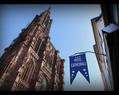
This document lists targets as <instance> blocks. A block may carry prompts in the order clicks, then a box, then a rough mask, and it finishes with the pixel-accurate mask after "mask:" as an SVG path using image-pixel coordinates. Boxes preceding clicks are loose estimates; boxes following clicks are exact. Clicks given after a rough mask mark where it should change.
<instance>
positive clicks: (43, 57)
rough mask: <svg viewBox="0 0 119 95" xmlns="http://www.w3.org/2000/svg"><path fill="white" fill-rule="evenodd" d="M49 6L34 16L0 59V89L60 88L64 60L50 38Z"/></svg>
mask: <svg viewBox="0 0 119 95" xmlns="http://www.w3.org/2000/svg"><path fill="white" fill-rule="evenodd" d="M51 23H52V19H50V8H49V9H48V10H45V11H44V12H42V13H41V15H36V17H35V18H34V19H33V21H32V22H31V23H30V24H29V26H28V27H27V28H25V29H23V30H22V32H21V33H20V35H19V36H18V37H17V38H16V39H15V40H14V41H13V42H12V44H11V45H10V46H9V47H8V48H6V49H5V52H4V54H3V55H2V56H1V58H0V90H63V83H64V81H63V74H64V71H63V69H64V60H63V59H61V58H60V56H59V55H58V50H56V49H55V48H54V46H53V45H52V43H51V41H50V37H49V31H50V27H51Z"/></svg>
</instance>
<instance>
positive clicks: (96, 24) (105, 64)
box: [91, 15, 113, 90]
mask: <svg viewBox="0 0 119 95" xmlns="http://www.w3.org/2000/svg"><path fill="white" fill-rule="evenodd" d="M91 22H92V27H93V33H94V38H95V43H96V44H95V45H94V51H95V52H97V53H99V54H96V57H97V61H98V64H99V67H100V71H101V75H102V80H103V84H104V90H112V82H110V80H111V81H113V80H112V74H111V68H110V60H109V58H108V55H107V53H106V47H105V43H104V38H103V33H102V29H103V28H104V21H103V17H102V15H100V16H98V17H96V18H93V19H92V20H91ZM102 54H106V56H105V55H102Z"/></svg>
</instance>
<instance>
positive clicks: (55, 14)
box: [0, 4, 104, 91]
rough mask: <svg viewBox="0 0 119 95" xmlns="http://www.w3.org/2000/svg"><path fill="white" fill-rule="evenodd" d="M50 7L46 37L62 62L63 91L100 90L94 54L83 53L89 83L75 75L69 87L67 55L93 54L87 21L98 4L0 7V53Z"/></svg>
mask: <svg viewBox="0 0 119 95" xmlns="http://www.w3.org/2000/svg"><path fill="white" fill-rule="evenodd" d="M49 6H51V18H52V19H53V23H52V25H51V29H50V38H51V42H52V43H53V45H54V47H55V48H56V49H58V50H59V51H60V53H59V55H60V56H61V58H64V59H65V65H64V83H65V84H64V90H81V91H82V90H103V89H104V88H103V84H102V79H101V74H100V71H99V67H98V64H97V60H96V57H95V54H91V53H87V54H86V57H87V64H88V69H89V75H90V84H89V83H88V82H87V81H86V79H85V78H84V77H83V76H82V74H81V73H80V72H78V74H77V76H76V78H75V79H74V81H73V84H72V85H70V73H69V72H70V69H69V56H70V55H73V54H74V53H76V52H83V51H87V50H88V51H93V45H94V44H95V41H94V36H93V30H92V26H91V21H90V20H91V19H92V18H94V17H96V16H98V15H100V13H101V10H100V5H97V4H92V5H91V4H87V5H83V4H77V5H68V4H67V5H65V4H62V5H55V4H51V5H43V4H41V5H40V4H35V5H30V4H29V5H25V4H24V5H15V4H13V5H0V15H1V16H0V32H1V33H0V34H1V37H0V45H1V46H0V47H1V49H0V54H1V55H2V53H3V51H4V48H6V47H8V46H9V45H10V44H11V42H12V41H13V40H14V39H15V38H16V37H17V36H18V35H19V33H20V32H21V29H23V28H24V27H26V26H27V25H28V24H29V23H30V22H31V21H32V20H33V18H34V17H35V15H36V14H40V13H41V12H43V11H44V10H46V9H47V8H48V7H49Z"/></svg>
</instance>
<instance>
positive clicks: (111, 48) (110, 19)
mask: <svg viewBox="0 0 119 95" xmlns="http://www.w3.org/2000/svg"><path fill="white" fill-rule="evenodd" d="M101 10H102V15H103V18H104V24H105V27H107V26H108V25H109V24H112V23H113V24H115V25H117V26H119V4H106V5H105V4H101ZM104 37H105V39H104V40H105V44H106V45H107V52H108V53H109V56H110V61H111V68H112V73H113V84H114V90H118V89H119V82H118V80H119V65H118V63H119V60H118V59H119V53H118V52H119V44H118V43H119V39H118V37H119V30H116V31H112V32H109V31H104Z"/></svg>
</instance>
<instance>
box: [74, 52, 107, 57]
mask: <svg viewBox="0 0 119 95" xmlns="http://www.w3.org/2000/svg"><path fill="white" fill-rule="evenodd" d="M81 53H95V54H98V55H104V56H106V54H100V53H97V52H92V51H85V52H79V53H75V54H81ZM75 54H74V55H75Z"/></svg>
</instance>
